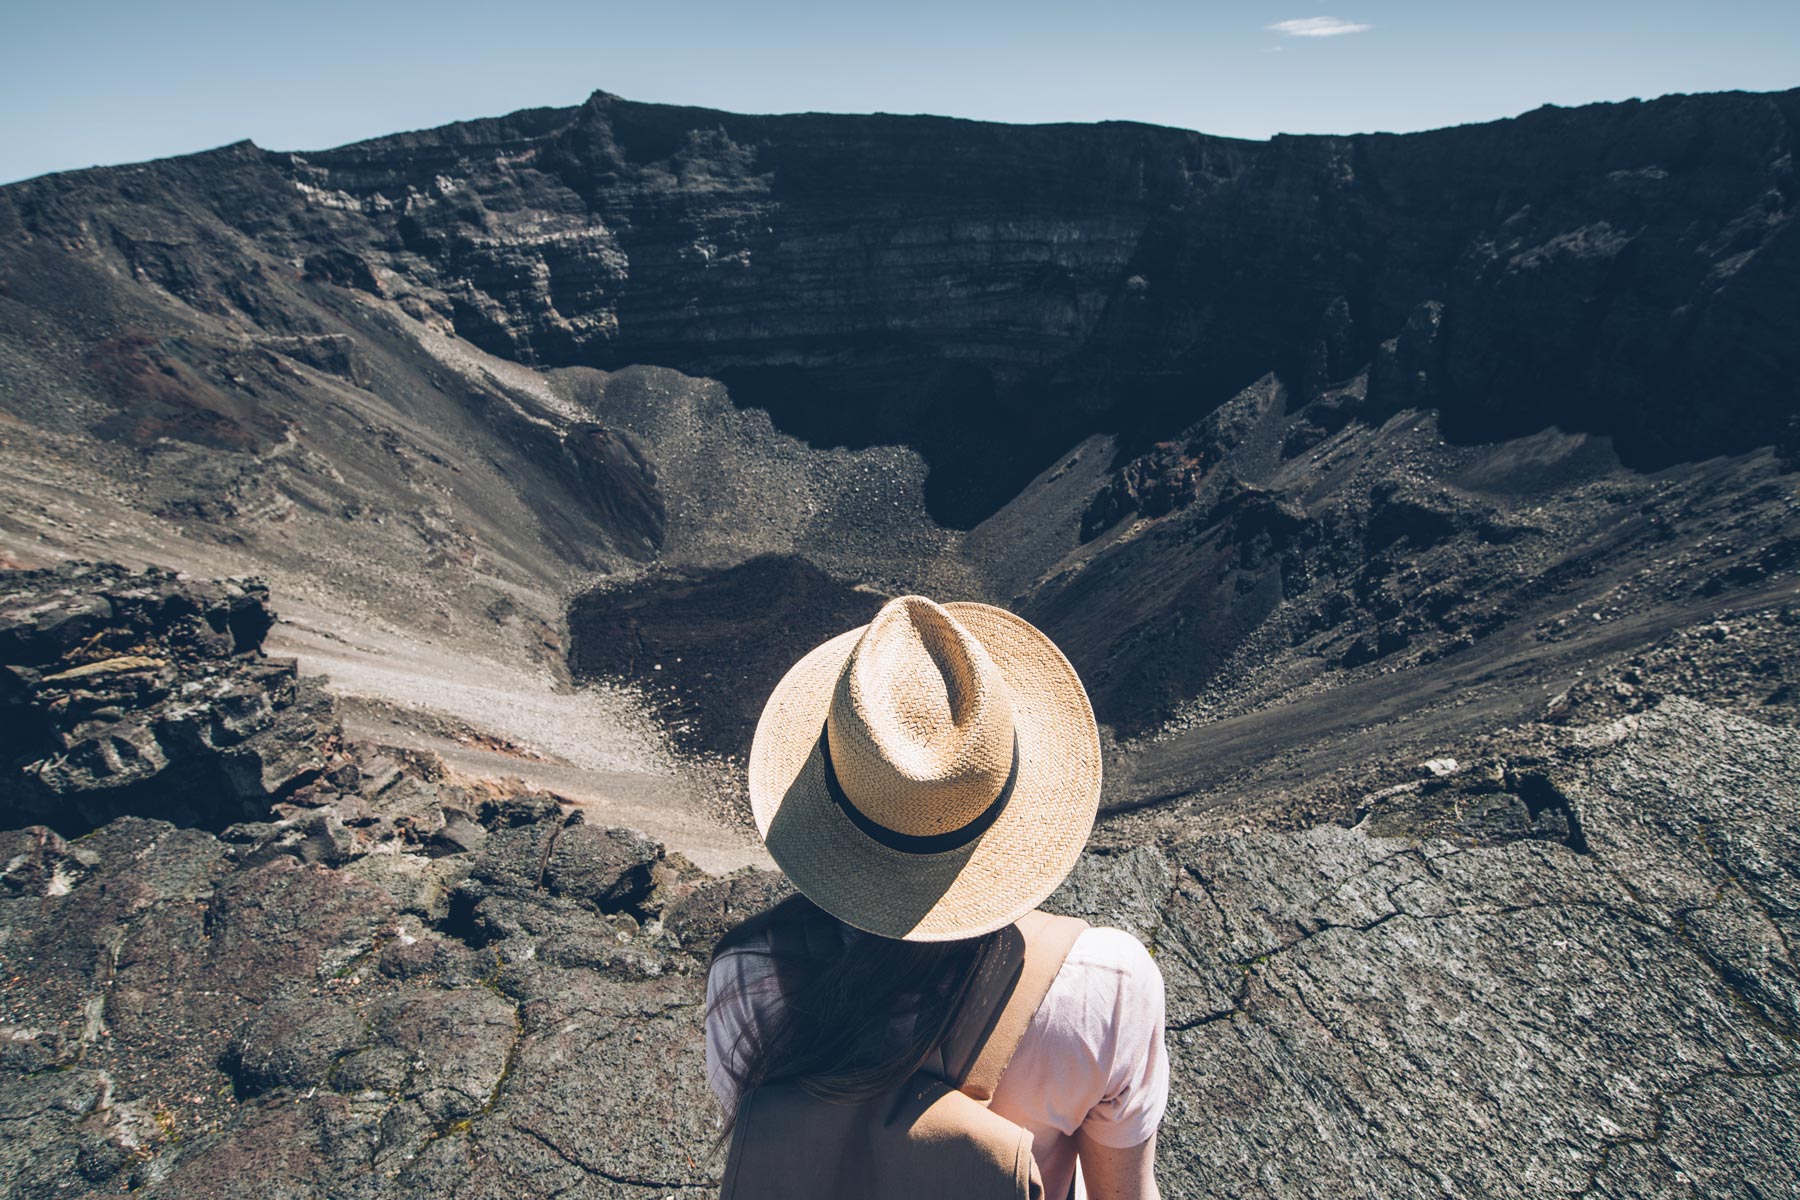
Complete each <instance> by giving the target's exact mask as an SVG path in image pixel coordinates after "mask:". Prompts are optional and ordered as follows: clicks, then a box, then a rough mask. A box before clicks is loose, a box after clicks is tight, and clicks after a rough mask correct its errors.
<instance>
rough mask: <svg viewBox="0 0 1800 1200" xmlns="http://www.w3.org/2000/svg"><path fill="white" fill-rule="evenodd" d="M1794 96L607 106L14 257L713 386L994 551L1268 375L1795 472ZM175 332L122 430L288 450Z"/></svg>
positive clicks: (253, 163) (385, 154)
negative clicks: (1446, 103) (1022, 495)
mask: <svg viewBox="0 0 1800 1200" xmlns="http://www.w3.org/2000/svg"><path fill="white" fill-rule="evenodd" d="M1797 97H1800V93H1796V92H1791V91H1790V92H1783V93H1773V94H1767V95H1746V94H1742V93H1726V94H1719V95H1708V96H1671V97H1667V98H1664V99H1661V100H1654V101H1650V102H1638V101H1631V102H1628V103H1623V104H1613V105H1593V106H1588V107H1585V108H1580V109H1560V108H1555V107H1546V108H1542V109H1539V110H1536V111H1534V112H1530V113H1527V114H1525V115H1524V116H1521V117H1518V118H1516V119H1514V120H1510V121H1499V122H1494V123H1491V124H1486V125H1479V126H1464V127H1461V128H1455V129H1444V130H1437V131H1433V132H1429V133H1419V134H1411V135H1406V136H1393V135H1379V134H1378V135H1358V136H1351V137H1278V138H1275V139H1272V140H1271V141H1269V142H1266V143H1257V142H1244V141H1235V140H1231V139H1224V138H1213V137H1207V136H1205V135H1202V134H1198V133H1189V132H1185V131H1181V130H1173V129H1158V128H1153V127H1149V126H1142V125H1131V124H1124V123H1109V124H1103V125H1096V126H1067V125H1063V126H1056V125H1049V126H1029V127H1012V126H1003V125H990V124H983V123H978V122H970V121H948V120H941V119H936V118H919V117H910V118H909V117H890V116H867V117H855V116H826V115H819V114H806V115H796V116H779V117H765V116H743V115H737V114H730V113H720V112H710V111H705V110H700V109H687V108H674V107H667V106H661V105H649V104H634V103H631V102H628V101H625V100H622V99H619V98H618V97H615V96H610V95H607V94H605V93H596V94H595V95H594V96H593V97H592V98H590V99H589V100H588V101H587V102H586V103H585V104H582V105H580V106H578V107H576V108H572V109H559V110H547V109H540V110H531V111H528V112H521V113H516V114H513V115H511V116H509V117H504V118H500V119H496V120H488V121H474V122H467V123H463V124H459V125H452V126H447V127H445V128H443V129H438V130H429V131H424V132H419V133H409V134H403V135H398V136H395V137H389V138H381V139H377V140H375V141H370V142H364V143H360V144H358V145H354V146H346V147H342V148H340V149H337V150H330V151H322V152H317V153H308V154H303V155H296V154H277V153H264V152H262V151H259V150H257V149H256V148H255V147H252V146H249V145H248V144H247V143H246V144H240V145H238V146H234V147H230V148H228V149H227V150H222V151H215V152H212V153H209V154H206V155H195V156H190V157H188V158H185V159H177V160H171V161H169V162H165V163H155V164H149V165H146V166H140V167H131V168H117V169H112V170H103V171H91V172H83V173H75V174H68V175H58V176H50V177H46V178H44V179H39V180H32V181H28V182H25V183H21V184H15V185H12V186H10V187H8V188H6V189H4V190H3V191H0V233H4V234H5V235H6V243H7V244H8V245H9V246H11V247H15V248H16V249H14V250H10V251H9V252H8V257H9V259H14V260H16V261H17V266H16V267H14V268H12V269H11V274H10V276H9V277H10V278H12V279H13V280H14V281H15V287H14V292H15V295H16V296H18V298H19V299H20V301H21V302H23V303H32V302H34V301H35V300H36V298H37V297H36V285H35V283H34V282H33V281H34V280H35V279H37V278H41V277H45V276H48V275H51V274H57V273H61V272H63V270H64V268H68V270H69V273H71V274H79V275H80V276H81V277H82V278H86V277H87V273H86V263H87V260H89V259H98V258H104V259H105V260H107V262H109V263H111V264H116V265H114V266H113V267H112V268H111V269H112V270H113V271H115V272H116V273H117V275H119V276H122V277H127V278H131V279H134V280H141V281H143V282H144V284H146V285H147V286H150V287H156V288H160V289H162V291H163V292H164V293H165V294H168V295H171V296H174V297H177V298H178V299H180V300H181V301H182V302H183V303H185V304H187V305H189V306H191V307H192V308H194V309H196V310H198V311H202V312H208V313H227V312H238V313H243V314H246V315H247V316H249V317H251V318H252V319H254V320H256V321H257V322H258V323H260V324H262V325H264V326H265V329H266V331H267V332H269V333H271V334H282V335H294V334H305V333H310V332H316V331H317V327H318V325H319V324H320V323H321V321H322V320H324V319H326V318H324V317H323V315H322V314H323V313H324V311H325V310H327V309H328V308H329V307H330V306H331V304H332V302H331V301H330V300H328V299H326V298H325V297H324V296H322V295H320V294H319V293H321V292H323V291H325V290H327V289H338V290H345V291H346V294H354V295H356V296H363V297H368V296H371V295H389V296H395V297H397V298H398V302H399V303H400V304H401V305H402V306H404V307H405V309H406V311H407V312H409V313H410V314H411V315H412V316H413V318H415V319H417V320H419V321H421V322H423V323H425V324H428V325H431V326H435V327H441V328H450V329H453V330H454V331H455V332H456V333H457V334H458V335H460V336H461V337H463V338H465V339H467V340H468V341H469V342H472V343H474V344H475V345H477V346H480V347H482V348H483V349H486V350H489V351H492V352H494V353H497V354H500V355H502V356H505V357H508V358H513V359H516V360H519V361H523V362H529V363H533V364H538V365H545V366H570V365H579V366H594V367H602V368H607V369H612V368H617V367H620V366H624V365H628V364H633V363H652V364H659V365H665V366H673V367H677V368H679V369H681V370H684V371H688V372H690V373H695V374H704V375H708V376H711V377H714V378H720V379H723V380H725V381H726V382H727V383H729V384H730V385H731V386H732V388H733V392H734V395H735V397H736V398H737V399H738V400H739V402H741V403H746V404H752V405H757V406H761V407H766V408H767V409H768V410H769V411H770V412H771V413H772V414H774V416H775V417H776V420H777V421H778V423H780V424H781V425H782V426H783V427H784V428H787V429H789V430H791V431H794V432H797V433H799V434H802V435H803V436H806V437H808V438H811V439H813V440H815V441H818V442H825V443H844V444H850V445H868V444H872V443H877V442H906V443H908V444H911V445H914V446H916V447H918V448H919V449H920V450H921V451H922V452H923V453H924V454H925V456H926V457H927V459H928V460H929V461H930V462H931V464H932V466H933V475H932V479H931V482H930V492H929V498H930V501H931V505H932V510H933V512H934V513H935V514H936V515H937V516H938V517H940V518H941V519H943V520H945V521H948V522H951V523H955V524H964V525H966V524H970V523H973V522H974V521H976V520H979V519H980V518H981V517H982V516H984V515H986V514H988V513H990V512H992V511H993V510H994V509H995V508H996V507H998V506H999V505H1000V504H1001V503H1003V502H1004V501H1005V500H1006V499H1007V498H1008V497H1010V496H1011V495H1013V494H1014V493H1016V492H1017V491H1018V489H1019V488H1020V487H1021V486H1022V485H1023V484H1024V483H1025V482H1026V481H1028V480H1029V479H1030V478H1031V477H1032V476H1033V475H1035V474H1036V473H1037V472H1038V471H1039V470H1041V469H1042V468H1044V467H1045V466H1047V465H1048V464H1049V463H1050V462H1051V461H1052V460H1053V459H1054V457H1055V456H1056V455H1058V454H1061V453H1063V452H1064V451H1065V450H1066V449H1067V448H1068V447H1069V446H1071V445H1073V444H1074V443H1076V442H1078V441H1079V440H1081V438H1082V437H1083V436H1084V435H1086V434H1088V433H1091V432H1095V431H1118V432H1121V433H1123V434H1125V435H1126V439H1127V441H1128V442H1129V443H1130V446H1131V449H1132V451H1133V452H1137V451H1141V450H1143V449H1146V448H1148V447H1149V446H1150V445H1151V444H1152V443H1154V442H1156V441H1159V440H1164V439H1166V438H1167V437H1168V434H1169V431H1170V430H1174V429H1180V428H1183V427H1185V426H1187V425H1188V424H1190V423H1191V422H1192V421H1193V420H1195V419H1196V418H1197V417H1199V416H1202V415H1204V414H1205V413H1206V412H1208V411H1210V410H1211V409H1212V408H1214V407H1216V406H1217V405H1218V404H1219V403H1220V402H1222V401H1223V400H1225V399H1226V398H1228V397H1230V396H1231V395H1233V394H1234V393H1236V392H1237V391H1238V390H1239V389H1241V388H1243V387H1244V386H1245V385H1247V384H1248V383H1250V382H1251V381H1252V380H1254V379H1256V378H1258V377H1260V376H1262V375H1263V374H1265V373H1267V372H1270V371H1273V372H1275V373H1276V374H1278V375H1279V376H1280V377H1281V378H1283V379H1285V380H1289V381H1291V382H1292V383H1293V385H1294V386H1296V387H1297V388H1299V389H1300V390H1301V391H1302V393H1303V395H1302V397H1301V398H1302V399H1303V400H1310V399H1312V398H1313V397H1315V396H1316V395H1318V394H1320V393H1321V391H1322V390H1324V389H1327V388H1329V387H1330V386H1331V385H1333V384H1338V383H1342V382H1343V381H1345V380H1347V379H1349V378H1350V377H1351V376H1353V375H1354V374H1355V373H1356V372H1357V371H1358V369H1359V368H1361V367H1364V366H1373V367H1374V368H1375V373H1374V378H1373V381H1372V388H1371V396H1370V400H1371V402H1372V403H1374V404H1375V405H1376V406H1377V407H1378V408H1380V409H1382V410H1384V411H1390V412H1391V411H1394V410H1395V409H1397V408H1400V407H1406V406H1416V405H1430V406H1433V407H1439V408H1441V409H1442V410H1443V412H1444V415H1445V429H1446V430H1447V431H1449V432H1451V433H1452V434H1453V435H1454V436H1456V437H1459V438H1490V437H1495V436H1505V435H1517V434H1522V433H1528V432H1531V431H1534V430H1536V429H1540V428H1543V427H1545V426H1547V425H1550V424H1552V423H1556V424H1561V425H1563V426H1564V427H1565V428H1570V429H1580V430H1585V431H1590V432H1596V433H1602V434H1606V435H1610V436H1612V437H1614V438H1615V439H1616V440H1617V442H1618V444H1619V446H1620V448H1621V450H1622V452H1623V454H1624V456H1625V458H1626V459H1627V460H1628V461H1630V462H1632V463H1635V464H1640V465H1646V464H1664V463H1669V462H1674V461H1684V460H1688V459H1691V458H1693V457H1696V456H1707V455H1713V454H1719V453H1730V452H1740V451H1743V450H1746V449H1749V448H1752V447H1755V446H1760V445H1767V444H1772V443H1775V442H1777V441H1780V440H1782V439H1783V438H1784V437H1786V436H1787V429H1788V419H1789V417H1790V416H1791V415H1792V414H1793V412H1794V411H1795V407H1796V403H1797V397H1796V391H1795V389H1796V383H1795V380H1796V379H1797V378H1800V362H1797V361H1796V358H1795V354H1796V351H1795V350H1794V347H1795V346H1796V345H1800V326H1797V325H1796V320H1800V318H1795V317H1794V316H1793V313H1795V312H1797V311H1800V304H1796V303H1795V302H1794V300H1795V293H1794V280H1795V278H1797V277H1800V273H1797V272H1796V270H1795V269H1794V268H1795V264H1796V262H1797V261H1800V260H1797V258H1796V256H1797V255H1800V237H1797V236H1796V234H1795V231H1794V228H1793V224H1792V215H1793V204H1794V195H1795V192H1794V180H1793V158H1792V149H1793V126H1794V121H1795V116H1796V111H1797V106H1800V98H1797ZM100 209H105V210H106V211H107V213H108V215H107V217H106V218H105V219H103V220H102V219H97V218H96V217H95V215H94V214H95V213H96V211H97V210H100ZM76 260H79V261H76ZM295 262H301V263H304V264H305V271H306V276H307V278H308V280H309V281H310V282H309V283H308V284H307V285H306V286H307V287H308V288H310V289H312V294H311V295H308V296H304V297H302V296H300V295H297V294H294V289H293V287H292V286H291V285H290V284H289V283H288V282H287V280H286V279H285V278H284V275H285V274H288V273H291V272H292V265H291V264H293V263H295ZM52 264H55V265H54V266H52ZM44 266H50V267H51V269H50V270H48V271H46V270H43V269H42V268H43V267H44ZM114 336H119V335H118V334H117V332H115V334H114ZM149 336H150V342H149V343H145V344H141V345H140V344H139V343H131V344H129V345H124V346H123V348H122V349H117V350H116V351H115V352H106V353H107V354H110V356H111V357H112V358H116V359H117V360H118V361H119V363H120V364H121V365H119V366H118V367H117V368H116V369H115V368H113V367H110V366H106V365H105V364H104V363H102V365H101V366H97V367H96V368H95V370H96V371H103V372H110V373H111V376H112V377H114V378H115V379H117V380H118V381H120V382H119V384H118V387H119V388H120V389H122V391H121V395H123V396H125V399H123V400H121V401H120V402H119V403H121V404H123V405H124V406H125V408H124V416H123V418H122V420H123V421H124V430H123V431H124V433H125V434H126V435H128V436H131V437H136V438H139V439H140V440H142V439H144V438H147V437H154V436H158V435H159V434H160V432H161V431H164V430H169V431H171V432H172V434H173V436H180V437H189V438H195V439H199V440H201V441H203V442H206V444H218V445H240V444H241V445H255V444H260V443H261V442H263V441H264V440H266V439H267V438H268V437H269V436H271V435H272V434H273V433H278V432H279V431H278V430H266V429H263V428H261V427H260V426H259V425H258V424H257V422H256V420H255V416H256V414H257V413H258V412H259V411H262V410H260V409H258V408H257V407H255V406H252V405H248V404H246V403H245V401H244V397H243V396H242V395H241V394H240V392H239V390H238V387H237V386H236V385H233V384H232V383H231V382H230V376H229V375H225V376H223V377H222V380H221V381H215V380H213V379H210V378H207V377H206V375H207V373H206V372H203V371H201V370H199V369H196V368H193V367H190V366H187V365H184V363H183V362H182V361H181V356H180V355H178V354H173V353H171V352H169V351H168V350H166V349H163V348H159V347H161V346H162V342H163V339H161V338H160V336H156V335H149ZM158 354H161V355H164V356H165V357H166V359H167V365H168V367H169V369H168V370H166V371H165V370H162V369H154V368H145V367H143V366H142V365H141V363H145V362H148V363H152V364H154V362H155V361H156V359H155V356H156V355H158ZM103 357H104V355H103ZM237 374H238V375H239V376H240V377H242V378H246V379H247V378H248V376H247V375H243V373H242V372H238V373H237ZM1697 394H1703V395H1707V396H1711V397H1713V398H1714V399H1713V402H1712V404H1711V405H1710V406H1708V407H1707V409H1706V412H1705V413H1704V414H1702V413H1701V412H1700V411H1699V410H1698V409H1697V407H1696V406H1695V405H1694V404H1693V403H1692V398H1693V397H1694V396H1695V395H1697Z"/></svg>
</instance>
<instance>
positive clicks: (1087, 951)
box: [1038, 926, 1163, 1028]
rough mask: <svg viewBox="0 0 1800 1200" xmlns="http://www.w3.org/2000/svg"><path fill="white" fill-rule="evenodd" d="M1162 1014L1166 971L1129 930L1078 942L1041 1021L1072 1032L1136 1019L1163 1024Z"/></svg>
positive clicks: (1086, 935) (1105, 931)
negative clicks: (1164, 971) (1122, 1020)
mask: <svg viewBox="0 0 1800 1200" xmlns="http://www.w3.org/2000/svg"><path fill="white" fill-rule="evenodd" d="M1162 1010H1163V978H1162V970H1161V969H1160V968H1159V967H1158V966H1157V965H1156V960H1155V959H1154V958H1152V957H1151V956H1150V952H1149V951H1148V950H1146V949H1145V948H1144V944H1143V943H1142V942H1140V941H1138V940H1137V938H1135V937H1133V936H1132V935H1131V934H1129V933H1126V932H1125V931H1124V930H1123V929H1113V928H1111V927H1108V926H1095V927H1093V928H1091V929H1087V930H1085V931H1083V932H1082V935H1081V936H1080V937H1079V938H1077V939H1076V940H1075V945H1074V946H1073V947H1071V948H1070V950H1069V957H1068V958H1066V959H1064V960H1063V965H1062V970H1060V971H1058V972H1057V974H1056V979H1055V981H1054V982H1052V983H1051V985H1050V991H1049V993H1048V994H1047V995H1046V996H1045V997H1044V1003H1043V1006H1042V1007H1041V1008H1040V1009H1039V1014H1038V1015H1039V1018H1040V1019H1041V1020H1042V1021H1043V1022H1044V1023H1047V1024H1052V1025H1062V1026H1064V1027H1065V1028H1072V1027H1076V1026H1088V1025H1092V1024H1094V1023H1095V1022H1096V1021H1098V1022H1101V1023H1106V1024H1110V1023H1111V1022H1112V1021H1116V1020H1119V1019H1130V1018H1133V1017H1142V1018H1143V1019H1145V1020H1151V1021H1156V1022H1160V1021H1161V1020H1162V1015H1163V1013H1162Z"/></svg>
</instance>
